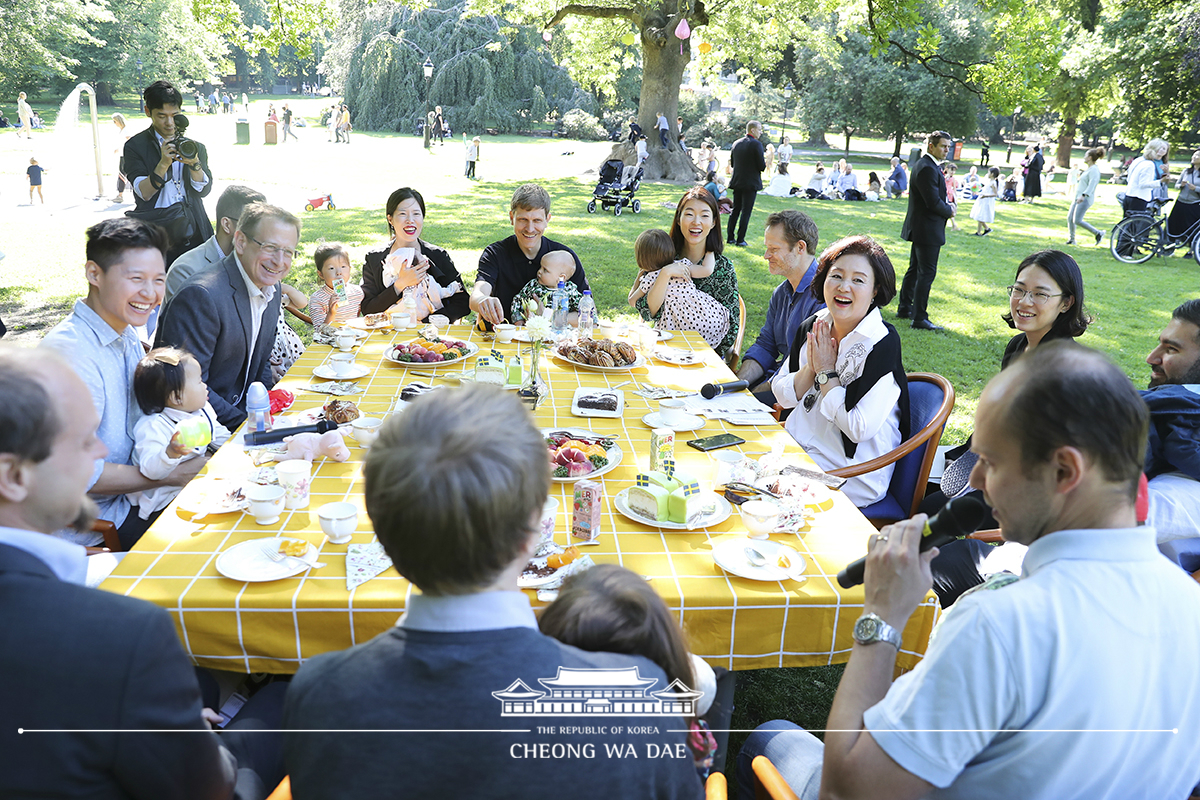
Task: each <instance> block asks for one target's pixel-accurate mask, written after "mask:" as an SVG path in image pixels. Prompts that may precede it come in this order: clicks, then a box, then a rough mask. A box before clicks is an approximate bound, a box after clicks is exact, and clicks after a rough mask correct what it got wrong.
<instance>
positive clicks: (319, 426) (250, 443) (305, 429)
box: [244, 419, 338, 447]
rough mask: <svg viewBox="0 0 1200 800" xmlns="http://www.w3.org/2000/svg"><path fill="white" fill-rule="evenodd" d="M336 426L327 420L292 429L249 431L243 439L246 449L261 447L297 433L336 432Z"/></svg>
mask: <svg viewBox="0 0 1200 800" xmlns="http://www.w3.org/2000/svg"><path fill="white" fill-rule="evenodd" d="M337 428H338V424H337V423H336V422H332V421H330V420H327V419H322V420H318V421H317V422H316V423H314V424H312V425H297V426H296V427H294V428H272V429H271V430H269V431H251V432H249V433H247V434H246V435H245V437H244V439H245V442H246V446H247V447H261V446H262V445H264V444H275V443H276V442H282V441H283V440H284V439H285V438H287V437H288V436H295V435H296V434H298V433H328V432H329V431H336V430H337Z"/></svg>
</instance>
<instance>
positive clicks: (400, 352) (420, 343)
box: [383, 336, 479, 367]
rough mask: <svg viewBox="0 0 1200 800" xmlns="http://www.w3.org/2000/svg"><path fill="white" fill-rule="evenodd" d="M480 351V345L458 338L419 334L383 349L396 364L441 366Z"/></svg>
mask: <svg viewBox="0 0 1200 800" xmlns="http://www.w3.org/2000/svg"><path fill="white" fill-rule="evenodd" d="M478 352H479V345H477V344H474V343H472V342H463V341H459V340H458V339H450V338H448V337H437V336H418V337H417V338H416V339H413V340H412V341H408V342H401V343H400V344H397V345H393V346H391V347H389V348H388V349H387V350H384V351H383V357H384V358H386V359H387V360H388V361H391V362H392V363H395V364H402V365H408V364H416V365H418V366H422V367H440V366H442V365H443V364H457V363H458V362H460V361H463V360H464V359H468V358H470V357H471V356H473V355H475V354H476V353H478Z"/></svg>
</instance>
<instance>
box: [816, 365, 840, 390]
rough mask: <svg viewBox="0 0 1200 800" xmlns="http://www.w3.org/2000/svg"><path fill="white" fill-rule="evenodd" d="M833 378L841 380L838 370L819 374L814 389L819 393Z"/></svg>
mask: <svg viewBox="0 0 1200 800" xmlns="http://www.w3.org/2000/svg"><path fill="white" fill-rule="evenodd" d="M831 378H839V379H840V376H839V375H838V373H837V370H836V369H830V370H826V371H825V372H818V373H817V377H816V379H815V380H813V388H814V389H817V390H818V391H819V390H820V389H821V387H822V386H824V385H825V384H827V383H829V381H830V379H831Z"/></svg>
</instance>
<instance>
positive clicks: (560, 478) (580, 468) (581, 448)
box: [542, 428, 621, 483]
mask: <svg viewBox="0 0 1200 800" xmlns="http://www.w3.org/2000/svg"><path fill="white" fill-rule="evenodd" d="M542 435H543V436H545V437H546V449H547V450H548V452H549V454H550V464H551V466H552V467H553V471H552V472H551V478H552V479H553V480H554V482H555V483H574V482H575V481H577V480H580V479H581V478H596V477H599V476H601V475H603V474H604V473H606V472H609V471H610V470H612V469H614V468H616V466H617V465H618V464H620V463H621V448H620V447H618V446H617V443H616V441H615V440H614V439H613V438H612V437H611V436H597V435H596V434H594V433H592V432H591V431H589V430H585V429H583V428H558V429H553V428H546V429H544V430H543V431H542Z"/></svg>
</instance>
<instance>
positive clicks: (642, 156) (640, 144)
mask: <svg viewBox="0 0 1200 800" xmlns="http://www.w3.org/2000/svg"><path fill="white" fill-rule="evenodd" d="M636 147H637V157H638V163H639V164H641V163H642V162H643V161H645V160H646V159H647V158H649V157H650V151H649V150H648V149H647V148H646V140H645V139H638V141H637V145H636Z"/></svg>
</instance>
